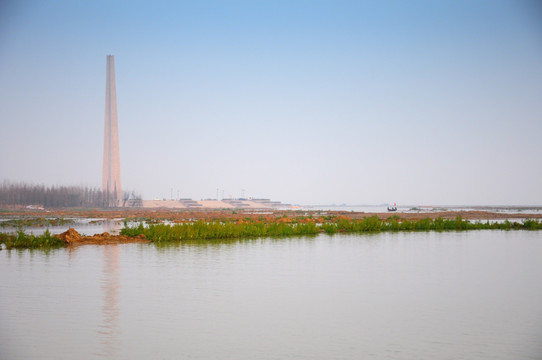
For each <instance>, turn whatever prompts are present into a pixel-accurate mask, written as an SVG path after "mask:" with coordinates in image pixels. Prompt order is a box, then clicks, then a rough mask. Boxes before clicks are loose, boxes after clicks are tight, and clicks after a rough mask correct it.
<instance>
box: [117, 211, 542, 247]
mask: <svg viewBox="0 0 542 360" xmlns="http://www.w3.org/2000/svg"><path fill="white" fill-rule="evenodd" d="M321 220H322V219H321ZM484 229H492V230H542V222H540V221H537V220H524V221H523V222H522V223H518V222H510V221H505V222H502V223H497V222H495V223H490V222H485V223H482V222H475V223H472V222H470V221H468V220H463V219H462V218H461V217H457V218H456V219H451V220H448V219H442V218H438V219H435V220H432V219H428V218H427V219H421V220H416V221H410V220H401V219H398V218H395V217H394V218H391V219H389V220H381V219H379V218H378V217H376V216H373V217H368V218H364V219H360V220H351V219H348V218H343V217H337V218H334V219H327V220H323V221H322V222H317V221H316V219H313V218H312V217H296V218H294V219H289V220H287V219H283V218H277V219H276V221H274V222H264V221H260V220H251V219H245V220H240V221H237V222H233V221H230V222H226V221H212V222H205V221H201V220H200V221H195V222H192V223H183V224H150V225H148V226H144V225H143V224H142V223H140V224H139V225H138V226H134V227H128V226H125V227H124V228H123V229H122V230H121V234H122V235H127V236H137V235H145V237H146V238H147V239H149V240H151V241H153V242H169V241H187V240H211V239H214V240H218V239H234V238H251V237H281V236H298V235H315V234H319V233H326V234H336V233H376V232H384V231H389V232H397V231H466V230H484Z"/></svg>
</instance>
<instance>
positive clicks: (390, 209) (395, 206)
mask: <svg viewBox="0 0 542 360" xmlns="http://www.w3.org/2000/svg"><path fill="white" fill-rule="evenodd" d="M388 211H397V204H396V203H393V206H392V207H389V206H388Z"/></svg>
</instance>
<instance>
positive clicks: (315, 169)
mask: <svg viewBox="0 0 542 360" xmlns="http://www.w3.org/2000/svg"><path fill="white" fill-rule="evenodd" d="M107 54H113V55H114V56H115V65H116V79H117V100H118V117H119V131H120V149H121V153H120V157H121V173H122V182H123V187H124V189H129V190H135V191H136V192H139V193H141V194H142V195H143V197H144V198H145V199H152V198H155V197H160V198H161V197H168V198H169V197H170V194H171V189H173V194H174V197H177V194H179V195H180V196H181V197H190V198H193V199H201V198H211V197H215V196H216V189H217V188H218V189H219V197H222V192H224V195H225V196H226V197H227V196H228V195H232V196H233V197H239V196H241V194H242V189H244V190H245V191H244V195H245V196H246V197H249V196H252V197H266V198H272V199H274V200H281V201H284V202H289V203H297V204H321V203H348V204H377V203H382V202H394V201H396V202H397V203H398V204H422V205H437V204H538V205H541V204H542V160H541V157H542V141H541V135H542V3H541V2H540V1H536V0H533V1H522V0H510V1H499V0H484V1H482V0H480V1H476V0H468V1H461V0H449V1H448V0H443V1H434V0H427V1H404V0H399V1H391V0H390V1H387V0H384V1H367V2H363V1H337V0H333V1H332V0H329V1H295V0H289V1H280V0H269V1H266V0H260V1H258V0H253V1H171V2H152V3H151V2H143V1H71V0H70V1H69V0H65V1H2V2H1V5H0V125H1V127H0V129H1V130H0V134H1V141H0V180H10V181H25V182H29V183H38V184H63V185H89V186H95V187H99V186H101V176H102V174H101V171H102V157H103V131H104V129H103V127H104V107H105V70H106V55H107Z"/></svg>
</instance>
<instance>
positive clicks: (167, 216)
mask: <svg viewBox="0 0 542 360" xmlns="http://www.w3.org/2000/svg"><path fill="white" fill-rule="evenodd" d="M262 216H263V217H265V218H268V219H269V218H278V217H291V218H292V217H299V216H313V217H319V216H343V217H346V218H349V219H353V220H354V219H356V220H357V219H363V218H367V217H373V216H377V217H378V218H379V219H382V220H386V219H388V218H397V217H398V218H399V219H403V220H421V219H437V218H439V217H440V218H442V219H455V218H457V217H458V216H461V218H463V219H465V220H506V219H542V213H529V212H528V211H525V212H514V213H507V212H502V211H489V210H443V211H440V210H435V211H427V212H363V211H346V210H344V211H342V210H326V211H323V210H275V209H265V208H264V209H166V208H155V209H150V208H130V209H50V210H34V209H24V210H5V209H0V219H3V218H4V219H5V218H13V217H16V218H20V217H22V218H25V217H40V218H50V217H57V218H94V219H108V220H111V219H123V220H127V221H132V220H136V221H137V219H144V218H146V219H154V220H169V221H174V222H175V221H187V220H194V219H195V220H213V219H227V220H239V219H245V218H251V219H258V218H261V217H262Z"/></svg>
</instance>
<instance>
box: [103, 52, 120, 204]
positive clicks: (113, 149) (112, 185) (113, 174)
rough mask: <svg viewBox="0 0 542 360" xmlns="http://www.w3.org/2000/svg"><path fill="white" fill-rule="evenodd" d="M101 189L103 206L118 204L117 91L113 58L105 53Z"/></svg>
mask: <svg viewBox="0 0 542 360" xmlns="http://www.w3.org/2000/svg"><path fill="white" fill-rule="evenodd" d="M102 191H103V193H104V196H105V204H104V205H105V206H120V205H121V200H122V189H121V186H120V157H119V124H118V119H117V91H116V86H115V58H114V57H113V55H107V71H106V80H105V128H104V164H103V174H102Z"/></svg>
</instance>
